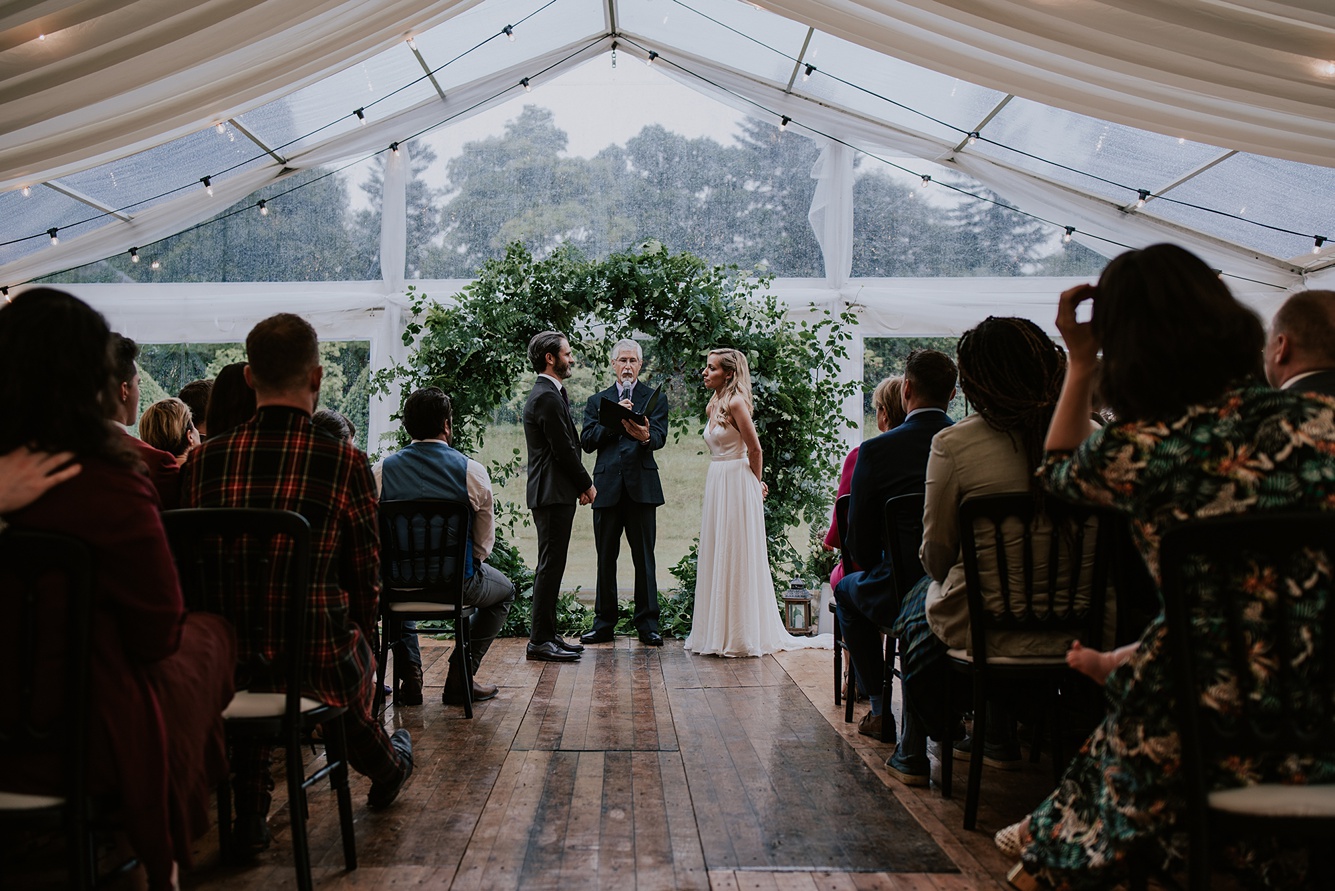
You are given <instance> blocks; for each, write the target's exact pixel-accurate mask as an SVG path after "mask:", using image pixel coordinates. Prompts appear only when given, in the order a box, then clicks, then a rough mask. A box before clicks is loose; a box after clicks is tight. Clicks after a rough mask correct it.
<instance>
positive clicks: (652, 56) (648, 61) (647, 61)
mask: <svg viewBox="0 0 1335 891" xmlns="http://www.w3.org/2000/svg"><path fill="white" fill-rule="evenodd" d="M657 58H658V52H657V51H656V50H649V55H648V56H646V57H645V59H644V64H646V65H652V64H654V59H657Z"/></svg>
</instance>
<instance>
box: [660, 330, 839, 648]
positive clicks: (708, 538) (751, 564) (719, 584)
mask: <svg viewBox="0 0 1335 891" xmlns="http://www.w3.org/2000/svg"><path fill="white" fill-rule="evenodd" d="M703 377H704V384H705V386H706V387H708V388H709V389H711V390H713V391H714V395H713V397H712V398H711V399H710V400H709V406H708V408H707V409H706V413H707V414H708V416H709V420H708V422H707V423H706V425H705V443H706V444H707V445H708V446H709V472H708V474H706V476H705V494H704V513H703V517H702V519H701V522H700V550H699V562H698V564H697V569H696V580H695V615H694V617H693V620H692V624H691V633H690V635H689V636H688V637H687V638H686V649H687V650H690V651H691V652H692V653H695V654H697V655H702V656H703V655H711V656H763V655H765V654H766V653H773V652H775V651H777V650H796V649H802V648H805V647H824V648H827V649H828V648H829V647H831V646H832V645H833V644H832V642H831V639H830V635H828V634H826V635H821V636H820V637H814V638H813V637H793V636H792V635H790V634H789V633H788V632H787V631H785V630H784V627H783V620H782V618H781V617H780V614H779V606H778V603H777V602H776V600H775V597H774V581H773V576H772V575H771V574H770V568H769V552H768V550H767V548H766V541H765V507H764V504H763V500H764V498H765V496H766V495H768V494H769V488H768V487H767V486H766V485H765V483H764V482H763V480H762V479H761V471H762V470H763V467H764V465H763V456H762V454H761V451H760V440H759V438H758V437H757V436H756V427H755V424H754V423H753V422H752V420H751V411H752V401H751V372H750V369H749V368H748V367H747V363H746V357H745V356H744V355H742V354H741V353H739V352H738V351H737V350H731V349H719V350H714V351H713V352H711V353H710V354H709V360H708V363H707V364H706V366H705V370H704V375H703Z"/></svg>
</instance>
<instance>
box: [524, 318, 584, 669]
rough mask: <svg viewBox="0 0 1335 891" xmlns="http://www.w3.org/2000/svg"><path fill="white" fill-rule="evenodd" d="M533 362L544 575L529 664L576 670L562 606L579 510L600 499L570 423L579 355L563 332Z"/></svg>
mask: <svg viewBox="0 0 1335 891" xmlns="http://www.w3.org/2000/svg"><path fill="white" fill-rule="evenodd" d="M528 361H529V364H530V365H532V366H533V370H534V371H536V372H537V373H538V379H537V381H535V382H534V384H533V389H532V391H530V392H529V394H528V399H527V401H525V402H524V440H525V443H526V444H527V445H528V490H527V496H528V506H529V509H530V510H531V511H533V526H534V528H535V529H536V530H537V533H538V568H537V570H536V572H535V573H534V577H533V624H532V629H531V630H530V632H529V640H528V649H527V651H526V654H527V657H528V658H529V659H534V660H537V661H539V662H574V661H575V660H576V659H578V658H579V654H580V652H581V651H582V650H583V649H584V645H583V644H580V643H575V642H573V641H566V640H564V639H562V637H561V635H560V634H558V633H557V631H556V601H557V599H558V598H559V596H560V594H561V577H562V576H563V575H565V571H566V556H567V554H568V552H569V550H570V530H571V527H573V526H574V523H575V505H576V504H577V503H578V504H591V503H592V502H593V500H594V498H596V497H597V495H598V490H597V489H595V488H594V486H593V479H592V478H591V477H590V476H589V472H588V471H587V470H585V469H584V464H583V463H582V462H581V461H580V455H579V436H578V435H577V434H576V433H575V421H574V419H573V418H572V417H571V416H570V396H569V394H567V393H566V388H565V384H564V383H563V382H564V381H565V380H566V379H567V378H569V377H570V374H571V368H572V367H573V366H574V363H575V354H574V353H573V352H572V351H571V349H570V342H569V341H567V340H566V338H565V335H564V334H562V333H561V332H559V331H539V332H538V333H537V334H535V335H533V337H532V339H531V340H529V342H528Z"/></svg>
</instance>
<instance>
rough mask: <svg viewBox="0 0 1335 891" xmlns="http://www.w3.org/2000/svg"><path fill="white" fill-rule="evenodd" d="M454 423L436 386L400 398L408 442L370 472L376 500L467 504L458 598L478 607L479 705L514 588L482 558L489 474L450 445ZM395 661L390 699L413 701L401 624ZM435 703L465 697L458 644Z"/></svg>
mask: <svg viewBox="0 0 1335 891" xmlns="http://www.w3.org/2000/svg"><path fill="white" fill-rule="evenodd" d="M453 420H454V419H453V418H452V417H451V412H450V397H448V396H446V395H445V394H444V393H443V392H442V391H441V390H439V389H438V388H436V387H426V388H425V389H421V390H417V391H415V392H413V393H412V394H411V395H409V396H408V398H407V399H406V400H405V401H404V403H403V429H404V430H406V431H407V432H408V435H409V436H411V437H412V442H411V443H409V444H408V445H406V446H404V447H403V448H401V449H399V450H398V451H397V452H392V453H390V454H389V455H387V456H385V459H384V460H383V461H381V462H380V463H379V464H377V465H376V466H375V467H374V468H372V471H373V472H374V474H375V480H376V489H377V490H378V491H379V492H380V500H381V501H407V500H412V499H417V498H442V499H447V500H450V501H464V502H467V503H468V504H469V505H470V506H471V507H472V509H473V510H472V515H471V516H470V518H469V526H470V529H471V535H470V538H469V541H468V544H467V545H466V549H465V552H464V557H465V559H464V603H466V604H469V605H470V606H475V607H477V613H476V614H475V615H474V616H473V618H472V619H471V620H470V624H469V626H468V627H469V635H470V637H471V639H472V658H471V659H470V662H471V663H472V664H471V665H470V666H469V668H470V669H471V671H470V672H469V674H470V676H472V677H473V678H474V681H473V702H485V701H486V700H488V699H493V698H495V696H496V693H497V689H496V686H495V685H494V684H480V683H478V682H477V680H476V678H477V670H478V666H479V665H481V663H482V657H483V656H485V655H486V654H487V649H488V648H489V647H490V646H491V642H492V641H493V640H495V639H496V635H497V634H499V633H500V630H501V628H502V627H503V626H504V625H505V617H506V615H507V614H509V612H510V605H511V604H512V603H514V599H515V587H514V585H513V584H511V582H510V580H509V579H507V578H506V577H505V576H504V575H503V574H502V573H501V571H500V570H498V569H496V568H495V567H493V566H489V565H487V564H486V563H484V562H483V561H484V560H486V559H487V556H488V555H489V554H490V553H491V549H492V546H493V545H495V544H496V514H495V510H494V507H493V497H492V491H491V477H490V476H488V475H487V469H486V468H485V467H483V466H482V465H481V464H479V463H478V462H477V461H474V460H473V459H472V458H469V457H467V456H466V455H464V454H463V453H461V452H458V451H456V450H455V449H454V448H453V447H452V446H451V445H450V442H451V440H452V439H453V435H454V434H453V429H452V425H453ZM405 624H406V623H405ZM414 656H415V657H416V658H413V657H414ZM400 660H402V661H400ZM394 662H395V665H396V668H395V675H396V676H398V675H399V674H400V673H402V672H403V671H404V670H405V669H406V672H407V675H408V680H407V681H405V682H404V683H403V685H402V686H401V687H400V688H399V689H397V690H396V691H395V693H394V698H395V702H398V703H400V704H402V705H418V704H420V703H421V702H422V652H421V650H420V649H418V647H417V634H416V628H415V627H414V628H413V629H411V630H410V629H408V628H406V627H405V628H404V636H403V638H401V639H400V640H399V641H398V642H396V643H395V645H394ZM414 700H416V701H414ZM441 701H442V702H444V703H445V704H446V705H463V704H464V702H465V687H464V672H463V665H462V657H461V654H460V652H459V648H458V647H455V649H454V652H453V653H451V654H450V673H449V675H448V676H447V677H446V679H445V688H444V690H442V691H441Z"/></svg>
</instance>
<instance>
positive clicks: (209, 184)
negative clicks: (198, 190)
mask: <svg viewBox="0 0 1335 891" xmlns="http://www.w3.org/2000/svg"><path fill="white" fill-rule="evenodd" d="M199 181H200V182H202V183H203V184H204V193H205V194H206V195H208V196H209V197H210V198H212V197H213V177H211V176H201V177H200V178H199Z"/></svg>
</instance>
